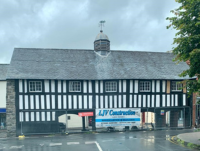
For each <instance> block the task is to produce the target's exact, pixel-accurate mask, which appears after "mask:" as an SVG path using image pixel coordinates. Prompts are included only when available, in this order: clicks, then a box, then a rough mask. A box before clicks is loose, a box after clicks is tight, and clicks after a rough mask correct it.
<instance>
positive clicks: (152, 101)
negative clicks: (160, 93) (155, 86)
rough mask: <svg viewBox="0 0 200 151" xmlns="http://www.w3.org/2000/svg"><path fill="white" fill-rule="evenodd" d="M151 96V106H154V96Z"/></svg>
mask: <svg viewBox="0 0 200 151" xmlns="http://www.w3.org/2000/svg"><path fill="white" fill-rule="evenodd" d="M151 97H152V98H151V107H154V100H155V96H154V95H152V96H151Z"/></svg>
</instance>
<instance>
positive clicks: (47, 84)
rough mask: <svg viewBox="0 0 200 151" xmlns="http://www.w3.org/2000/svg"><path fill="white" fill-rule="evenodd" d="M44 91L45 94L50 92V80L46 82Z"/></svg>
mask: <svg viewBox="0 0 200 151" xmlns="http://www.w3.org/2000/svg"><path fill="white" fill-rule="evenodd" d="M44 90H45V92H49V80H44Z"/></svg>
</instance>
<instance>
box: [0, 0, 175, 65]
mask: <svg viewBox="0 0 200 151" xmlns="http://www.w3.org/2000/svg"><path fill="white" fill-rule="evenodd" d="M177 7H178V3H176V2H175V0H1V1H0V21H1V23H0V46H1V49H0V63H9V62H10V59H11V56H12V52H13V49H14V47H23V48H64V49H93V42H94V39H95V37H96V35H97V34H98V33H99V31H100V28H99V27H98V22H99V21H100V20H106V24H105V27H104V28H103V31H104V33H105V34H106V35H108V37H109V39H110V41H111V50H136V51H162V52H166V51H168V50H171V49H172V43H173V38H174V34H175V32H176V31H175V30H167V29H166V26H167V25H168V24H169V22H168V21H166V17H168V16H171V15H172V14H171V13H170V10H172V9H175V8H177Z"/></svg>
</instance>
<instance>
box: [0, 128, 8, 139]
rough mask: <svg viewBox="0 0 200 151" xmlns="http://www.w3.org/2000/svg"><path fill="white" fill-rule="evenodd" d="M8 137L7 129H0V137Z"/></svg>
mask: <svg viewBox="0 0 200 151" xmlns="http://www.w3.org/2000/svg"><path fill="white" fill-rule="evenodd" d="M6 137H7V130H6V129H5V130H0V138H6Z"/></svg>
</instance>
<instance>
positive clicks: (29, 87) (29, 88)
mask: <svg viewBox="0 0 200 151" xmlns="http://www.w3.org/2000/svg"><path fill="white" fill-rule="evenodd" d="M31 82H34V83H35V91H31ZM36 82H39V83H40V85H41V90H40V91H37V90H36ZM27 83H28V92H31V93H34V92H35V93H37V92H42V91H43V83H42V81H37V80H30V81H28V82H27Z"/></svg>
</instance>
